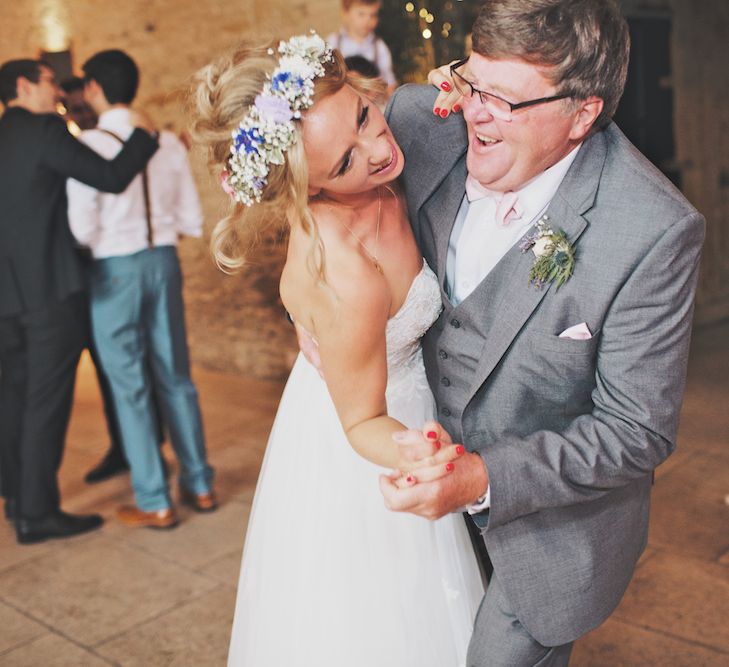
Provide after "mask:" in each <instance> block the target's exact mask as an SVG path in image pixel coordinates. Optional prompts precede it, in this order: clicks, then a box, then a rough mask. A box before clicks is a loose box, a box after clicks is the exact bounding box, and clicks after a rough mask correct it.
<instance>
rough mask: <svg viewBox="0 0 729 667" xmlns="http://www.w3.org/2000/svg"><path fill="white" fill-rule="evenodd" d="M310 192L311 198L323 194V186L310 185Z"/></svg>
mask: <svg viewBox="0 0 729 667" xmlns="http://www.w3.org/2000/svg"><path fill="white" fill-rule="evenodd" d="M308 194H309V198H311V197H316V196H317V195H319V194H321V188H315V187H312V186H311V185H310V186H309V190H308Z"/></svg>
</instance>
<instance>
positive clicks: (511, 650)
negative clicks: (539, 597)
mask: <svg viewBox="0 0 729 667" xmlns="http://www.w3.org/2000/svg"><path fill="white" fill-rule="evenodd" d="M571 652H572V642H570V643H568V644H562V645H561V646H542V645H541V644H540V643H539V642H537V640H536V639H534V638H533V637H532V636H531V635H530V634H529V633H528V632H527V630H526V628H524V626H523V625H522V624H521V623H520V621H519V619H518V618H517V617H516V615H515V614H514V612H513V610H512V609H511V605H510V604H509V601H508V600H507V599H506V596H505V595H504V591H503V590H502V588H501V586H500V585H499V580H498V576H497V575H496V573H494V574H493V575H492V577H491V581H490V582H489V585H488V588H487V590H486V594H485V595H484V599H483V601H482V602H481V606H480V608H479V610H478V614H476V620H475V622H474V628H473V635H472V637H471V643H470V644H469V647H468V658H467V660H466V665H467V666H468V667H567V664H568V662H569V659H570V653H571Z"/></svg>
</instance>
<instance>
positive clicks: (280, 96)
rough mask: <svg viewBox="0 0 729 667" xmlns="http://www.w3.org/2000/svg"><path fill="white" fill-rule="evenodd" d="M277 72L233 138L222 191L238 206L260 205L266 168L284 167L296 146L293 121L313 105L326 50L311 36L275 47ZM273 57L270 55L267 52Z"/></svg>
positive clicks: (327, 55) (328, 56)
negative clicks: (294, 145) (258, 203)
mask: <svg viewBox="0 0 729 667" xmlns="http://www.w3.org/2000/svg"><path fill="white" fill-rule="evenodd" d="M278 52H279V54H281V57H280V58H279V63H278V67H276V69H274V71H273V73H272V74H271V76H270V80H269V81H268V82H266V83H265V84H264V85H263V90H262V91H261V94H260V95H258V96H257V97H256V100H255V104H254V105H253V106H251V108H250V109H249V111H248V115H247V116H246V117H245V118H244V119H243V120H242V121H241V122H240V125H239V126H238V129H236V131H235V132H234V133H233V136H232V139H233V141H232V143H231V146H230V158H229V159H228V167H229V169H228V170H226V171H225V179H224V181H221V183H223V188H224V190H225V191H226V192H227V193H228V194H230V196H231V197H232V198H233V199H234V200H235V201H237V202H240V203H241V204H245V205H246V206H251V205H253V204H254V203H256V202H260V201H261V196H262V194H263V189H264V188H265V187H266V183H267V182H268V172H269V165H272V164H283V163H284V161H285V157H284V153H285V152H286V151H287V150H288V149H289V148H290V147H291V146H292V145H293V144H294V142H295V141H296V136H297V133H296V126H295V124H294V122H295V120H296V119H298V118H301V111H302V110H306V109H308V108H309V107H311V105H312V104H313V102H314V100H313V96H314V79H316V78H317V77H320V76H324V73H325V70H324V63H326V62H328V61H330V60H331V59H332V51H331V48H330V47H329V46H328V45H327V44H326V42H324V40H323V39H322V38H321V37H319V35H317V34H316V33H315V32H314V31H313V30H312V34H311V35H298V36H296V37H292V38H291V39H289V40H288V41H285V42H280V43H279V46H278ZM269 53H270V54H273V50H269Z"/></svg>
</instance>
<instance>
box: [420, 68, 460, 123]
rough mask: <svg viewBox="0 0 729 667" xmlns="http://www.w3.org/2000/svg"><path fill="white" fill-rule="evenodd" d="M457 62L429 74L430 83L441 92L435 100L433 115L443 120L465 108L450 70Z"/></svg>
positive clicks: (433, 70)
mask: <svg viewBox="0 0 729 667" xmlns="http://www.w3.org/2000/svg"><path fill="white" fill-rule="evenodd" d="M455 62H458V61H456V60H454V61H453V62H452V63H449V64H447V65H441V66H440V67H438V68H436V69H432V70H430V72H428V83H429V84H430V85H431V86H435V87H436V88H437V89H438V90H439V91H440V92H439V93H438V97H436V98H435V104H434V105H433V113H434V114H435V115H436V116H440V117H441V118H447V117H448V115H449V114H451V113H458V112H459V111H460V110H461V109H462V108H463V105H462V103H461V94H460V93H459V92H458V90H457V89H456V87H455V85H454V83H453V77H452V76H451V69H450V68H451V65H452V64H453V63H455Z"/></svg>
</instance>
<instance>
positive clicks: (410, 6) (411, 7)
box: [405, 2, 415, 12]
mask: <svg viewBox="0 0 729 667" xmlns="http://www.w3.org/2000/svg"><path fill="white" fill-rule="evenodd" d="M414 9H415V5H414V4H413V3H412V2H408V3H407V4H406V5H405V11H406V12H412V11H413V10H414Z"/></svg>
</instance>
